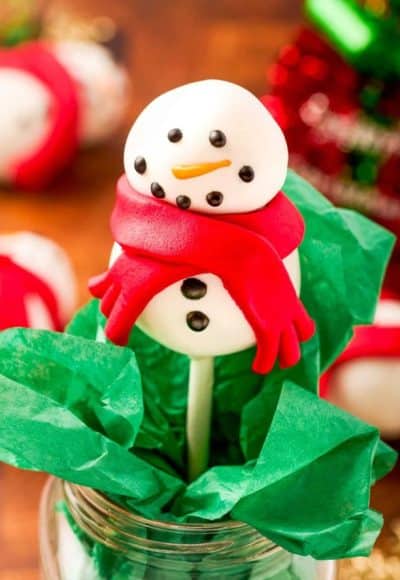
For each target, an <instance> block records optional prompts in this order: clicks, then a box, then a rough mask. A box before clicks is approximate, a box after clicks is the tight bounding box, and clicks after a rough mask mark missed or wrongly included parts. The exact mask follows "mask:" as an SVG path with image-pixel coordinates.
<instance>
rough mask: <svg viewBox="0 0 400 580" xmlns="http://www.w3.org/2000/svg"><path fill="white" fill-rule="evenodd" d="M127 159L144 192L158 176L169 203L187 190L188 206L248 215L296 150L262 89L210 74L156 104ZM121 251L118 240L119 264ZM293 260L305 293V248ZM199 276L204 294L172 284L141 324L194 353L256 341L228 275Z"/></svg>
mask: <svg viewBox="0 0 400 580" xmlns="http://www.w3.org/2000/svg"><path fill="white" fill-rule="evenodd" d="M171 129H179V130H180V131H181V133H182V138H181V139H179V140H178V141H175V142H173V141H172V142H171V140H170V139H169V138H168V133H169V132H170V131H171ZM212 131H222V132H223V134H224V137H225V140H226V142H225V143H222V146H215V144H213V143H212V139H211V140H210V133H211V132H212ZM137 157H143V158H144V159H145V161H146V170H145V171H144V173H142V174H141V173H139V172H138V171H137V170H136V169H135V159H136V158H137ZM221 161H225V163H224V166H223V167H219V168H217V169H215V168H214V170H212V171H207V172H205V171H204V167H205V168H206V169H207V168H209V166H205V165H203V164H207V163H218V162H221ZM124 163H125V171H126V174H127V177H128V180H129V182H130V184H131V186H132V187H134V188H135V189H136V190H138V191H139V192H140V193H143V194H145V195H150V196H151V195H152V193H151V188H150V186H151V184H152V183H154V182H157V183H158V184H159V185H160V186H161V187H162V188H163V189H164V191H165V198H164V199H163V200H162V203H171V204H175V203H176V198H177V196H179V195H185V196H187V197H189V198H190V200H191V205H190V208H189V209H186V210H182V211H192V210H197V211H200V212H203V213H209V214H212V213H245V212H249V211H253V210H257V209H259V208H261V207H264V206H265V205H266V204H267V203H268V202H269V201H270V200H271V199H272V198H273V197H274V196H275V195H276V194H277V192H278V191H279V190H280V188H281V187H282V185H283V182H284V180H285V177H286V172H287V163H288V154H287V146H286V141H285V139H284V136H283V134H282V132H281V130H280V129H279V127H278V125H277V124H276V123H275V121H274V120H273V118H272V117H271V115H270V114H269V113H268V111H267V110H266V109H265V107H264V106H263V105H262V104H261V103H260V102H259V100H258V99H257V98H256V97H255V96H254V95H252V94H251V93H249V92H248V91H247V90H246V89H243V88H242V87H239V86H237V85H234V84H232V83H228V82H225V81H217V80H209V81H201V82H197V83H192V84H189V85H185V86H183V87H179V88H177V89H175V90H173V91H170V92H168V93H166V94H165V95H162V96H161V97H159V98H157V99H156V100H155V101H153V102H152V103H150V105H149V106H148V107H147V108H146V109H145V110H144V111H143V112H142V113H141V114H140V115H139V117H138V119H137V121H136V122H135V124H134V125H133V127H132V129H131V131H130V133H129V136H128V139H127V143H126V146H125V155H124ZM187 165H191V166H193V165H194V166H195V168H196V171H197V172H198V174H197V175H195V176H189V177H184V178H182V176H181V174H176V172H175V171H173V170H174V168H176V167H177V166H178V167H180V166H187ZM243 166H250V167H251V168H252V170H253V171H254V179H253V180H251V181H247V182H246V181H244V180H242V179H241V178H240V176H239V171H240V169H241V168H242V167H243ZM199 167H200V171H198V169H199ZM184 169H185V168H184ZM189 169H190V168H189ZM185 175H186V174H185ZM212 191H218V192H220V193H222V195H223V199H222V203H221V204H220V205H218V206H211V205H210V204H209V203H208V202H207V199H206V196H207V194H208V193H210V192H212ZM120 252H121V249H120V248H119V246H118V245H115V246H114V248H113V252H112V255H111V264H112V263H113V262H114V261H115V259H116V258H117V257H118V255H119V253H120ZM285 266H286V268H287V270H288V272H289V275H290V277H291V279H292V282H293V284H294V287H295V288H296V291H297V292H298V291H299V287H300V267H299V259H298V253H297V251H294V252H293V253H292V254H291V255H290V256H288V257H287V258H286V260H285ZM238 276H240V272H238ZM195 278H196V280H198V281H200V282H202V283H203V284H204V285H205V293H204V295H202V296H201V297H200V298H197V299H193V298H190V297H188V295H187V293H186V294H185V293H184V292H183V291H182V283H183V282H184V281H183V280H181V281H179V282H177V283H175V284H172V285H171V286H169V287H168V288H166V289H165V290H164V291H162V292H160V294H158V295H157V296H155V297H153V299H152V300H151V301H150V302H149V303H148V305H147V307H146V308H145V309H144V311H143V313H142V315H141V316H140V318H139V320H138V325H139V327H140V328H142V329H143V330H144V331H145V332H146V333H147V334H149V335H150V336H152V337H153V338H154V339H155V340H157V341H158V342H160V343H161V344H164V345H165V346H167V347H169V348H171V349H172V350H175V351H178V352H181V353H185V354H187V355H189V356H190V357H193V358H196V357H205V356H216V355H222V354H228V353H233V352H237V351H240V350H243V349H245V348H248V347H250V346H252V345H254V344H255V336H254V332H253V330H252V328H251V327H250V325H249V323H248V322H247V320H246V318H245V316H244V314H243V313H242V311H241V310H240V308H239V307H238V305H237V304H236V303H235V302H234V300H233V298H232V297H231V295H230V294H229V293H228V291H227V290H226V289H225V287H224V285H223V282H222V280H221V279H219V278H218V277H217V276H215V275H214V274H212V273H209V272H208V273H207V272H205V273H201V274H199V275H196V276H195ZM203 288H204V287H203ZM194 312H195V313H198V314H197V315H196V316H200V325H201V324H202V321H205V324H204V328H202V329H198V328H197V329H193V325H192V326H190V324H189V322H188V315H190V313H194ZM190 316H192V315H190Z"/></svg>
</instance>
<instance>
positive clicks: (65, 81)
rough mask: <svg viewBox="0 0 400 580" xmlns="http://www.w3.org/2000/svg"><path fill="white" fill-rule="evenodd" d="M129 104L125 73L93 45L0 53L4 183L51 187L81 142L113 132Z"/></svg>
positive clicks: (36, 46) (35, 46)
mask: <svg viewBox="0 0 400 580" xmlns="http://www.w3.org/2000/svg"><path fill="white" fill-rule="evenodd" d="M126 103H127V81H126V75H125V73H124V71H123V69H122V68H121V67H119V66H118V65H117V64H115V63H114V61H113V59H112V57H111V55H110V54H109V53H108V51H107V50H106V49H105V48H102V47H100V46H96V45H95V44H94V43H84V42H69V43H53V44H51V43H43V42H30V43H27V44H24V45H21V46H17V47H15V48H3V49H1V50H0V111H1V112H0V131H1V134H2V136H3V146H2V147H1V151H0V180H1V181H2V182H4V183H11V184H13V185H15V186H17V187H18V188H21V189H40V188H42V187H45V186H46V185H47V184H48V183H49V182H50V181H51V180H52V179H53V178H54V177H55V176H56V175H57V174H58V173H59V172H60V171H61V170H62V169H64V168H65V167H66V166H67V165H68V164H69V163H70V162H71V160H72V158H73V157H74V155H75V153H76V151H77V149H78V147H79V146H80V145H87V144H93V143H98V142H100V141H102V140H104V139H106V138H108V137H110V136H111V134H112V133H113V132H114V131H115V129H116V128H117V127H118V125H119V124H120V122H121V120H122V117H123V114H124V111H125V106H126Z"/></svg>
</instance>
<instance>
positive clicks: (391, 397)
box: [329, 300, 400, 438]
mask: <svg viewBox="0 0 400 580" xmlns="http://www.w3.org/2000/svg"><path fill="white" fill-rule="evenodd" d="M374 324H376V325H377V326H381V327H393V326H398V327H400V303H399V302H397V301H395V300H381V301H380V302H379V305H378V308H377V311H376V315H375V321H374ZM329 400H330V401H331V402H332V403H334V404H335V405H337V406H338V407H341V408H342V409H345V410H346V411H348V412H349V413H352V414H353V415H355V416H357V417H359V418H360V419H363V420H364V421H366V422H367V423H370V424H371V425H375V427H378V429H379V430H380V431H381V433H382V435H383V436H384V437H386V438H398V437H400V358H399V359H395V358H372V357H371V358H360V359H357V360H354V361H348V362H346V363H343V364H342V365H340V366H339V367H338V368H337V369H336V370H335V372H334V374H333V376H332V380H331V382H330V388H329Z"/></svg>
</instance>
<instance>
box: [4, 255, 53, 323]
mask: <svg viewBox="0 0 400 580" xmlns="http://www.w3.org/2000/svg"><path fill="white" fill-rule="evenodd" d="M29 295H37V296H39V297H40V298H41V299H42V301H43V303H44V304H45V305H46V307H47V309H48V312H49V315H50V317H51V320H52V322H53V326H54V330H62V324H61V320H60V313H59V308H58V303H57V299H56V297H55V295H54V293H53V291H52V290H51V289H50V287H49V286H48V285H47V284H46V283H45V282H44V281H43V280H42V279H40V278H38V277H37V276H35V275H34V274H33V273H32V272H29V271H28V270H26V269H25V268H22V267H21V266H19V265H18V264H16V263H15V262H14V261H13V260H12V259H11V258H9V257H8V256H2V255H0V330H4V329H6V328H10V327H13V326H29V325H30V320H29V319H28V315H27V311H26V298H27V296H29Z"/></svg>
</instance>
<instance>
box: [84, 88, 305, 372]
mask: <svg viewBox="0 0 400 580" xmlns="http://www.w3.org/2000/svg"><path fill="white" fill-rule="evenodd" d="M287 161H288V153H287V147H286V142H285V139H284V137H283V134H282V132H281V130H280V129H279V127H278V125H277V124H276V123H275V121H274V120H273V119H272V117H271V115H270V114H269V113H268V112H267V110H266V109H265V108H264V107H263V105H262V104H261V103H260V102H259V100H258V99H257V98H256V97H254V95H252V94H251V93H249V92H248V91H247V90H245V89H244V88H242V87H239V86H237V85H234V84H232V83H228V82H224V81H218V80H209V81H201V82H197V83H192V84H189V85H185V86H183V87H180V88H177V89H175V90H172V91H170V92H168V93H166V94H164V95H162V96H161V97H159V98H158V99H156V100H155V101H153V102H152V103H151V104H150V105H149V106H148V107H147V108H146V109H145V110H144V111H143V112H142V114H141V115H140V116H139V117H138V119H137V121H136V122H135V124H134V125H133V127H132V129H131V132H130V134H129V136H128V139H127V143H126V147H125V154H124V164H125V171H126V175H125V176H124V177H122V178H121V180H120V182H119V185H118V196H117V205H116V208H115V210H114V213H113V218H112V230H113V234H114V238H115V240H116V245H115V246H114V249H113V252H112V257H111V263H110V270H109V272H108V273H106V274H105V275H102V276H101V277H99V278H97V279H95V280H93V281H92V284H91V289H92V292H93V293H94V295H96V296H98V297H100V298H102V308H103V312H104V313H105V314H106V315H107V316H108V318H109V320H108V323H107V326H106V334H107V336H108V337H109V338H111V339H112V340H114V341H115V342H120V343H123V342H124V341H126V340H127V336H128V334H129V331H130V330H131V327H132V325H133V324H134V323H135V322H137V323H138V325H139V326H140V327H141V328H142V329H143V330H144V331H145V332H146V333H148V334H149V335H151V336H152V337H153V338H155V339H156V340H157V341H158V342H160V343H161V344H164V345H166V346H167V347H169V348H171V349H173V350H176V351H178V352H181V353H185V354H188V355H189V356H190V357H192V358H201V357H207V356H216V355H222V354H227V353H233V352H237V351H239V350H243V349H245V348H247V347H250V346H252V345H254V344H257V355H256V358H255V362H254V369H255V370H256V371H258V372H261V373H266V372H268V371H270V370H271V368H272V366H273V364H274V363H275V361H276V359H277V358H279V359H280V362H281V364H282V365H283V366H290V365H293V364H295V363H296V362H298V360H299V357H300V348H299V345H300V343H301V341H303V340H307V339H308V338H310V336H311V335H312V334H313V328H314V327H313V323H312V321H311V320H310V318H309V316H308V315H307V313H306V312H305V310H304V307H303V305H302V304H301V302H300V300H299V298H298V291H299V286H300V268H299V260H298V254H297V248H298V246H299V244H300V242H301V240H302V236H303V230H304V225H303V221H302V218H301V216H300V214H299V212H298V211H297V209H296V208H295V207H294V206H293V205H292V204H291V202H289V200H288V199H287V198H286V197H285V196H284V194H283V193H281V192H280V188H281V187H282V185H283V182H284V180H285V177H286V172H287Z"/></svg>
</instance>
